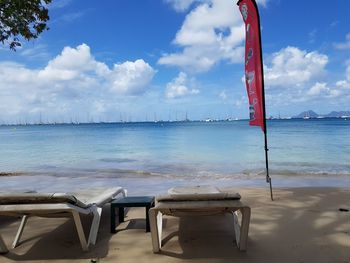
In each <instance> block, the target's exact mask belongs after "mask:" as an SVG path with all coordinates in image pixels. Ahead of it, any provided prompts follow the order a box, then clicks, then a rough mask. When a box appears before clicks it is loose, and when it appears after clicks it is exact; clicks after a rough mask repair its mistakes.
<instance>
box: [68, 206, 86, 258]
mask: <svg viewBox="0 0 350 263" xmlns="http://www.w3.org/2000/svg"><path fill="white" fill-rule="evenodd" d="M72 215H73V219H74V223H75V227H76V229H77V232H78V236H79V240H80V244H81V247H82V249H83V250H84V251H88V245H87V243H86V239H85V234H84V230H83V226H82V224H81V220H80V216H79V213H78V212H77V211H72Z"/></svg>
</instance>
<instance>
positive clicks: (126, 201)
mask: <svg viewBox="0 0 350 263" xmlns="http://www.w3.org/2000/svg"><path fill="white" fill-rule="evenodd" d="M154 199H155V198H154V196H128V197H123V198H120V199H117V200H114V201H112V202H111V233H116V232H117V231H116V230H115V227H116V225H115V209H116V208H119V223H122V222H124V208H125V207H145V208H146V232H149V231H150V226H149V217H148V211H149V209H150V208H151V207H154Z"/></svg>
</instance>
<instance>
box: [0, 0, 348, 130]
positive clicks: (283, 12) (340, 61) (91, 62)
mask: <svg viewBox="0 0 350 263" xmlns="http://www.w3.org/2000/svg"><path fill="white" fill-rule="evenodd" d="M52 2H53V3H51V4H50V5H49V6H48V8H49V15H50V21H49V23H48V26H49V28H50V29H49V30H48V31H45V32H44V33H43V34H42V35H40V37H39V38H38V39H36V40H33V41H30V42H26V41H24V42H23V45H22V47H21V48H19V49H18V50H17V51H16V52H14V51H11V50H10V49H9V48H8V46H5V45H1V46H0V80H1V81H0V123H24V122H26V123H30V122H39V121H40V120H41V121H43V122H70V121H79V122H86V121H95V122H96V121H105V122H108V121H120V120H123V121H142V120H148V121H153V120H181V119H184V118H185V117H186V115H187V117H188V118H189V119H192V120H202V119H206V118H212V119H215V118H220V119H225V118H228V117H232V118H248V117H249V111H248V102H247V94H246V88H245V84H244V82H243V75H244V65H243V62H244V41H245V35H244V25H243V20H242V18H241V15H240V13H239V10H238V6H237V5H236V3H235V1H232V0H142V1H140V0H116V1H108V0H100V1H94V0H53V1H52ZM258 7H259V12H260V18H261V30H262V32H261V34H262V46H263V47H262V48H263V61H264V73H265V94H266V108H267V115H268V116H278V115H281V116H282V117H287V116H293V115H297V114H299V113H300V112H301V111H304V110H314V111H316V112H317V113H320V114H326V113H329V112H330V111H333V110H336V111H340V110H350V106H349V102H350V27H349V25H350V16H349V11H350V1H348V0H334V1H319V0H308V1H303V0H294V1H289V0H260V1H258Z"/></svg>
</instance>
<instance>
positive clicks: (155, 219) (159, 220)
mask: <svg viewBox="0 0 350 263" xmlns="http://www.w3.org/2000/svg"><path fill="white" fill-rule="evenodd" d="M149 221H150V227H151V236H152V246H153V253H157V252H159V251H160V249H161V247H162V228H163V215H162V213H161V212H160V211H157V210H155V209H150V210H149Z"/></svg>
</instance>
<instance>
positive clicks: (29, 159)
mask: <svg viewBox="0 0 350 263" xmlns="http://www.w3.org/2000/svg"><path fill="white" fill-rule="evenodd" d="M267 136H268V148H269V151H268V157H269V168H270V170H269V171H270V176H271V178H272V185H273V187H315V186H317V187H350V119H341V118H339V119H326V118H325V119H283V120H269V121H268V122H267ZM0 149H1V150H0V191H9V190H13V191H17V190H18V191H23V190H28V191H31V190H35V191H74V190H78V189H83V188H88V187H112V186H122V187H125V188H127V189H128V190H129V193H131V194H152V193H164V192H166V191H167V189H169V188H171V187H174V186H193V185H216V186H219V187H223V186H232V187H237V188H239V187H268V185H267V184H266V179H265V176H266V169H265V151H264V136H263V132H262V130H261V129H260V127H254V126H249V123H248V121H247V120H238V121H215V122H202V121H186V122H185V121H184V122H139V123H136V122H134V123H98V124H56V125H53V124H52V125H8V126H6V125H2V126H0Z"/></svg>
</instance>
